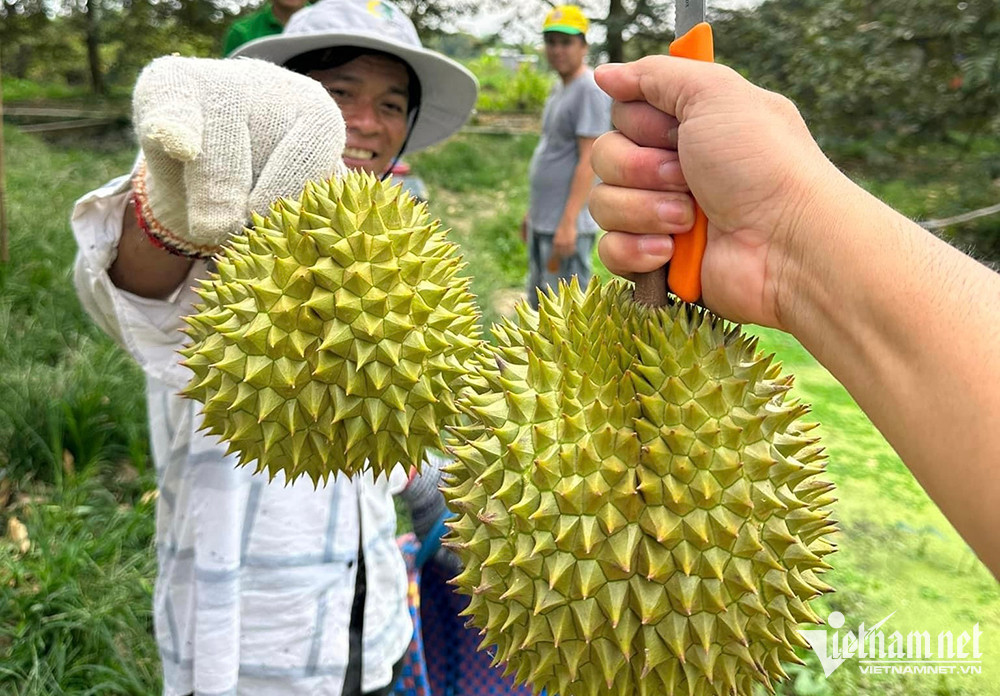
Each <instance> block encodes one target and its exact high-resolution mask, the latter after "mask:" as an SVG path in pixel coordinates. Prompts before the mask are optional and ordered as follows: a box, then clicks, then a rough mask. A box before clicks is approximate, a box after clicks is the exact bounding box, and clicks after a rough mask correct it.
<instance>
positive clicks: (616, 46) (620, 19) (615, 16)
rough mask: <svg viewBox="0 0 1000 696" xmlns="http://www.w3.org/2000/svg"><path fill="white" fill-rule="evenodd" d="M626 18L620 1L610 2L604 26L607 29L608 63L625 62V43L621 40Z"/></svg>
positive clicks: (612, 0)
mask: <svg viewBox="0 0 1000 696" xmlns="http://www.w3.org/2000/svg"><path fill="white" fill-rule="evenodd" d="M626 18H627V17H626V12H625V7H624V6H623V5H622V0H611V3H610V5H609V6H608V20H607V24H606V26H607V28H608V35H607V45H608V62H609V63H623V62H625V41H624V39H623V38H622V31H623V30H624V29H625V22H626Z"/></svg>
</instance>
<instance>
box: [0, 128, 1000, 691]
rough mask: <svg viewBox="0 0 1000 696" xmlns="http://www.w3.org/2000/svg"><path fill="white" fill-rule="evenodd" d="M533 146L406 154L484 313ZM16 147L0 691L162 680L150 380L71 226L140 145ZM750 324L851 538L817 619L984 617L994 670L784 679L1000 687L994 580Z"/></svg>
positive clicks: (839, 402)
mask: <svg viewBox="0 0 1000 696" xmlns="http://www.w3.org/2000/svg"><path fill="white" fill-rule="evenodd" d="M535 142H536V139H535V137H534V136H530V135H525V136H518V137H513V138H504V137H497V136H487V135H476V136H462V137H459V138H456V139H454V140H452V141H451V142H450V143H448V144H446V145H443V146H439V147H437V148H434V149H432V150H431V151H429V152H426V153H422V154H420V155H417V156H414V157H412V158H410V162H411V164H412V165H413V166H414V170H415V171H416V172H418V173H420V174H421V175H422V176H423V177H424V178H425V180H426V182H427V184H428V186H429V188H430V192H431V209H432V211H433V212H434V214H435V215H438V216H440V217H441V218H442V220H443V223H444V224H445V226H447V227H450V228H451V230H452V232H451V235H452V239H453V240H454V241H455V242H456V243H458V244H459V245H460V246H461V248H462V251H463V253H464V255H465V258H466V260H467V262H468V263H469V272H470V273H471V275H472V277H473V289H474V290H475V292H476V293H477V295H478V296H479V297H480V298H481V300H482V301H481V304H482V305H483V309H484V323H485V324H486V325H489V324H490V323H491V322H492V321H495V320H496V319H497V318H498V317H499V316H500V315H501V314H502V313H503V312H505V311H507V309H506V306H505V304H504V303H503V302H501V301H500V300H501V299H502V298H504V297H510V296H516V295H517V293H518V292H519V291H520V289H521V287H522V285H523V277H524V264H525V252H524V247H523V244H522V243H521V241H520V238H519V224H520V220H521V217H522V215H523V213H524V210H525V208H526V206H527V160H528V157H529V156H530V153H531V151H532V149H533V147H534V145H535ZM6 144H7V162H8V172H7V177H8V178H7V187H8V196H7V198H8V204H9V211H10V212H9V217H10V226H11V233H12V240H11V258H12V261H11V263H10V264H9V265H7V266H3V267H0V470H2V472H0V693H2V694H16V695H17V696H42V695H45V696H49V695H51V694H105V693H107V694H149V693H155V692H156V691H157V690H158V689H159V671H158V670H159V667H158V662H157V656H156V650H155V645H154V643H153V640H152V635H151V626H150V621H151V615H150V605H151V595H150V593H151V585H152V582H153V579H154V577H155V561H154V556H153V551H152V546H151V542H152V537H153V534H154V528H153V502H152V499H151V497H150V496H151V493H150V492H151V491H152V489H153V487H154V485H155V484H154V477H153V472H152V471H151V468H152V467H151V464H150V463H149V461H148V459H147V457H148V455H147V450H148V444H147V436H146V431H145V417H144V402H143V398H142V390H143V383H142V378H141V375H140V374H139V372H138V370H137V369H136V368H135V367H134V366H133V365H132V363H131V362H130V361H129V359H127V358H126V357H125V356H124V355H123V354H122V353H121V352H120V351H119V350H118V349H117V348H116V347H115V346H114V345H113V344H112V343H111V341H110V340H109V339H107V338H106V337H105V336H104V335H103V334H101V333H100V331H98V330H97V329H96V328H95V327H93V326H92V325H91V323H90V322H89V320H88V319H87V317H86V316H85V314H84V313H83V311H82V310H81V309H80V307H79V305H78V303H77V301H76V297H75V293H74V290H73V285H72V278H71V266H72V260H73V256H74V253H75V245H74V242H73V240H72V237H71V235H70V232H69V227H68V224H67V217H68V214H69V211H70V209H71V206H72V202H73V200H74V199H75V198H76V197H78V196H79V195H81V194H83V193H84V192H86V191H87V190H89V189H90V188H92V187H93V186H95V185H96V184H98V183H100V182H102V181H104V180H106V179H108V178H110V177H111V176H114V175H116V174H119V173H121V172H123V171H126V170H127V169H128V167H129V165H130V164H131V160H132V156H133V152H132V150H131V148H130V147H129V146H127V145H124V144H122V142H121V141H117V142H113V143H112V144H111V145H110V146H108V147H101V146H100V143H99V142H90V143H86V144H84V143H67V142H63V143H61V144H60V145H59V146H58V147H56V146H51V145H46V144H45V143H43V142H42V141H40V140H37V139H35V138H31V137H27V136H23V135H20V134H18V133H16V132H13V131H12V129H9V128H8V129H7V132H6ZM870 177H871V178H870V180H869V185H870V186H871V187H873V188H878V187H882V188H881V189H879V190H880V192H882V193H885V192H888V195H889V197H890V198H891V197H892V195H893V192H894V191H897V192H899V195H900V196H913V195H914V194H913V191H914V190H915V189H914V186H909V185H904V184H898V183H897V184H893V183H892V182H891V181H887V180H885V179H883V178H880V177H879V176H878V175H877V172H876V174H871V175H870ZM928 186H930V184H928ZM928 191H929V193H927V195H930V193H932V192H933V191H930V189H928ZM937 191H938V193H937V194H936V195H939V196H941V195H947V189H944V188H940V189H937ZM922 195H923V194H922ZM890 202H894V201H890ZM929 210H931V211H933V210H934V209H929ZM598 272H599V273H600V274H605V272H604V271H603V270H601V269H599V271H598ZM750 330H752V331H753V333H757V334H759V335H760V336H761V340H762V347H764V348H765V349H767V350H769V351H774V352H775V353H777V355H778V358H779V359H780V360H782V361H783V363H784V366H785V369H786V370H787V371H790V372H792V373H794V374H796V375H797V381H796V391H795V393H796V394H797V395H798V396H799V397H801V398H802V399H803V400H804V401H806V402H809V403H811V404H812V405H813V412H812V415H813V416H814V417H815V419H816V420H817V421H819V422H820V423H821V424H822V427H821V428H820V432H821V434H822V436H823V438H824V442H825V443H826V446H827V448H828V452H829V457H830V458H829V477H830V478H831V479H832V480H833V481H834V482H835V483H836V484H837V486H838V497H839V498H840V502H839V503H838V504H837V512H836V515H837V517H838V519H839V520H840V526H841V529H842V531H841V532H840V533H839V535H838V539H837V542H838V545H839V552H838V553H837V554H836V555H834V556H833V558H832V560H833V565H834V567H835V569H834V570H833V571H831V572H830V573H828V574H827V576H826V580H827V581H828V582H829V583H830V584H832V585H834V586H835V587H836V588H837V590H838V591H837V592H836V593H835V594H833V595H830V596H828V597H824V598H823V599H822V600H820V601H819V602H818V605H819V606H818V607H817V613H819V614H820V615H821V616H823V617H825V616H826V615H827V614H828V613H829V611H832V610H833V609H837V610H840V611H842V612H844V614H845V615H846V617H847V622H848V626H849V627H853V626H856V625H857V623H858V622H860V621H865V623H867V624H868V625H871V624H872V623H874V622H876V621H878V620H880V619H882V618H883V617H884V616H886V615H887V614H889V613H890V612H893V611H895V612H896V613H895V615H894V616H893V617H892V619H890V621H889V623H888V624H887V625H888V626H889V627H891V628H890V630H899V631H901V632H902V633H903V634H904V635H905V634H906V633H907V632H909V631H911V630H927V631H929V632H931V633H932V634H934V633H937V632H938V631H941V630H952V631H955V632H960V631H962V630H969V629H970V628H971V625H972V624H973V623H975V622H978V623H979V624H980V628H981V629H982V630H983V632H984V643H983V651H984V653H985V658H984V668H985V669H984V672H986V674H984V675H983V676H979V677H968V676H966V677H959V676H954V677H949V678H936V677H935V678H901V677H897V676H865V675H862V674H861V673H860V671H859V670H858V669H857V663H856V662H853V661H851V662H848V663H847V664H846V665H844V666H842V667H841V668H840V669H839V670H838V671H837V672H835V673H834V675H833V677H832V678H831V679H830V680H826V679H825V678H823V677H822V672H821V670H820V669H819V665H818V662H817V661H816V659H815V657H809V658H808V664H807V666H806V668H795V669H793V670H791V671H792V676H793V680H792V681H791V682H789V683H788V684H786V685H785V686H783V687H782V692H783V693H786V694H799V695H800V696H809V695H813V696H820V695H823V696H825V695H828V694H831V695H832V694H837V695H838V696H839V695H852V694H883V693H885V694H913V695H915V696H931V695H934V696H944V695H952V694H954V695H956V696H957V695H958V694H962V695H965V694H973V695H975V694H998V693H1000V689H998V687H997V686H995V680H993V679H992V674H991V673H990V667H991V666H992V665H993V664H995V656H996V655H998V654H1000V641H998V637H1000V586H998V584H997V583H996V581H995V580H994V579H993V578H992V577H991V576H990V575H989V573H988V572H987V571H986V570H985V569H984V568H983V566H982V565H981V564H980V563H979V562H978V561H977V560H976V559H975V558H974V556H973V555H972V554H971V552H970V551H969V550H968V548H967V547H966V546H965V544H964V543H963V542H962V541H961V539H960V538H959V537H958V535H957V534H956V533H955V532H954V530H953V529H952V528H951V526H950V525H949V524H948V523H947V521H946V520H945V519H944V518H943V516H942V515H941V514H940V512H939V511H938V510H937V508H936V506H935V505H934V504H933V502H932V501H930V500H929V499H928V497H927V496H926V494H925V493H924V492H923V491H922V490H921V489H920V487H919V485H918V484H917V483H916V482H915V481H914V479H913V477H912V476H911V475H910V474H909V473H908V471H907V470H906V469H905V467H903V465H902V463H901V462H900V461H899V459H898V457H896V455H895V454H894V453H893V452H892V450H891V449H890V448H889V447H888V445H887V444H886V443H885V441H884V439H882V437H881V436H880V435H879V434H878V432H877V431H876V430H875V429H874V428H873V427H872V426H871V424H870V423H869V422H868V420H867V419H866V418H865V417H864V415H863V414H862V413H861V411H860V410H859V409H858V407H857V406H856V405H855V404H854V402H853V400H852V399H851V397H850V395H849V394H847V393H846V392H845V391H844V389H843V388H842V387H840V386H839V385H838V384H837V383H836V382H835V381H834V380H833V379H832V377H831V376H830V375H829V374H828V373H827V372H826V371H825V370H824V369H823V368H822V367H821V366H820V365H818V364H817V363H816V362H815V361H814V360H813V359H812V358H811V357H810V356H809V355H808V354H807V353H806V352H805V351H804V350H803V349H802V347H801V346H800V345H799V344H798V343H797V342H796V341H795V340H794V339H792V338H790V337H789V336H787V335H784V334H780V333H777V332H773V331H767V330H761V329H757V328H751V329H750ZM11 519H16V520H17V521H18V522H19V523H22V524H24V525H25V528H26V530H27V535H28V542H29V546H28V549H27V551H22V550H21V548H20V547H19V544H18V543H17V542H16V541H15V540H13V539H10V538H6V537H3V533H4V530H6V529H7V528H8V524H9V523H10V520H11ZM817 675H818V676H817Z"/></svg>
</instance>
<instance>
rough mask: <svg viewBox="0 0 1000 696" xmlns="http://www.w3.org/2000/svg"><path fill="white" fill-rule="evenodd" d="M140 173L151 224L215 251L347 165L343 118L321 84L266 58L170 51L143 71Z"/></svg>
mask: <svg viewBox="0 0 1000 696" xmlns="http://www.w3.org/2000/svg"><path fill="white" fill-rule="evenodd" d="M133 112H134V114H133V122H134V123H135V128H136V133H137V135H138V138H139V144H140V146H141V148H142V151H143V155H144V158H145V163H144V166H142V167H140V170H139V172H138V174H137V175H136V177H135V178H134V180H133V188H134V190H135V192H136V194H137V199H138V201H139V203H140V206H141V209H142V213H143V217H144V218H145V220H146V223H147V224H148V225H149V228H150V232H151V233H152V234H153V235H154V236H156V237H157V238H158V239H159V240H160V241H162V242H164V244H165V245H166V246H167V247H168V248H171V247H172V248H174V249H175V250H177V251H180V252H181V253H184V254H186V255H189V256H201V257H207V256H211V255H212V254H214V253H215V252H217V251H218V249H219V245H220V244H222V243H223V242H224V241H225V240H226V238H227V237H228V236H229V235H230V234H232V233H233V232H236V231H238V230H239V229H240V228H241V227H242V226H243V225H244V224H246V223H247V222H248V221H249V219H250V213H251V211H255V210H261V211H263V210H265V209H266V208H267V207H268V206H269V205H270V204H271V203H273V202H274V201H275V200H276V199H278V198H280V197H283V196H291V195H294V194H296V193H298V192H299V191H300V190H301V189H302V187H303V185H304V184H305V182H306V181H309V180H312V179H325V178H329V177H330V176H333V175H334V174H339V173H342V172H343V171H346V170H345V169H344V165H343V163H342V162H341V154H342V152H343V149H344V140H345V133H346V131H345V125H344V119H343V117H342V116H341V114H340V109H339V108H337V104H336V102H334V100H333V99H331V98H330V96H329V95H328V94H327V92H326V90H325V89H324V88H323V86H322V85H320V83H319V82H316V81H315V80H313V79H311V78H308V77H305V76H303V75H298V74H296V73H293V72H291V71H289V70H285V69H284V68H281V67H278V66H276V65H273V64H271V63H267V62H265V61H260V60H251V59H247V58H240V59H236V60H234V59H229V60H214V59H206V58H182V57H179V56H166V57H163V58H158V59H156V60H154V61H153V62H151V63H150V64H149V65H148V66H146V68H145V69H144V70H143V71H142V73H141V74H140V75H139V79H138V80H137V81H136V86H135V91H134V94H133Z"/></svg>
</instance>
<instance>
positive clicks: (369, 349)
mask: <svg viewBox="0 0 1000 696" xmlns="http://www.w3.org/2000/svg"><path fill="white" fill-rule="evenodd" d="M464 268H465V264H464V262H463V261H462V260H461V257H460V256H459V255H458V253H457V250H456V247H455V246H454V245H453V244H451V243H449V242H448V241H447V240H446V239H445V232H444V231H442V230H441V229H440V225H439V223H438V222H437V221H434V222H431V221H430V220H429V216H428V214H427V211H426V207H425V206H424V205H423V204H422V203H421V204H418V203H416V201H415V200H414V199H413V198H412V197H410V196H409V195H408V194H406V193H404V192H402V190H401V187H399V186H391V185H390V184H388V183H386V182H382V181H379V180H378V179H376V178H374V177H372V176H371V175H369V174H365V173H353V172H352V173H350V174H348V175H346V176H345V177H343V178H342V179H332V180H330V181H326V182H311V183H309V184H307V185H306V187H305V189H304V191H303V192H302V194H301V196H300V197H299V198H298V200H292V199H282V200H280V201H278V202H277V203H276V204H275V205H273V206H272V207H271V209H270V211H269V214H268V215H267V216H266V217H261V216H259V215H254V217H253V226H252V228H247V229H245V230H244V232H243V233H242V234H241V235H238V236H236V237H234V238H233V239H232V240H231V243H230V244H229V245H228V246H227V247H226V249H225V250H224V252H223V254H222V255H221V256H220V257H219V258H218V260H217V270H216V273H215V274H213V275H212V276H211V277H210V278H209V279H208V280H205V281H202V283H201V287H200V288H199V289H198V290H197V292H198V294H199V295H200V297H201V299H202V302H201V303H200V304H199V305H198V306H197V307H196V314H194V315H192V316H189V317H187V318H186V322H187V324H188V328H187V329H186V332H187V334H188V335H189V336H190V338H191V344H190V346H189V347H187V348H185V349H184V350H182V353H183V355H184V356H185V360H184V361H183V364H184V365H186V366H187V367H189V368H190V369H191V370H192V371H193V372H194V377H193V378H192V379H191V382H190V383H189V385H188V387H187V388H186V389H185V390H184V394H185V395H186V396H189V397H192V398H194V399H197V400H199V401H201V402H203V403H204V408H203V412H204V428H205V429H207V430H208V432H210V433H211V434H214V435H218V436H220V437H221V438H223V439H224V440H227V441H228V442H229V445H230V446H229V449H230V451H231V452H237V453H238V454H239V461H240V463H241V464H243V465H246V464H249V463H251V462H256V468H257V471H265V470H266V471H267V472H268V473H269V475H270V476H271V477H272V478H273V477H274V476H275V474H277V472H279V471H282V472H284V474H285V478H286V479H287V480H290V481H291V480H294V479H296V478H298V477H299V476H303V475H308V476H309V477H310V478H311V479H312V480H313V482H314V483H317V484H318V482H319V481H320V480H323V481H326V480H327V478H328V477H329V475H330V474H331V473H333V474H336V473H338V472H343V473H345V474H347V475H352V474H354V473H355V472H357V471H359V470H360V469H362V467H364V466H365V464H366V462H367V465H368V466H369V467H370V468H371V470H372V471H373V473H374V474H375V476H378V475H379V474H381V473H383V472H387V471H388V470H390V469H392V468H393V467H394V466H396V465H397V464H404V465H413V466H419V465H420V463H421V461H422V458H423V453H424V450H425V448H427V447H436V446H440V445H439V442H440V431H441V430H442V428H443V427H444V426H446V425H447V424H449V423H453V422H455V418H456V415H457V413H458V411H457V409H456V407H455V404H454V399H453V396H452V395H453V392H455V391H457V389H458V385H459V384H460V383H461V380H462V379H463V377H464V375H465V374H466V373H467V370H468V368H467V366H466V363H467V362H468V360H469V359H470V356H471V354H472V352H473V350H474V348H475V347H476V345H477V343H478V334H479V328H478V326H479V323H478V311H477V309H476V307H475V302H474V298H473V296H472V295H471V294H470V292H469V279H468V278H466V277H464V276H462V275H461V273H462V272H463V271H464Z"/></svg>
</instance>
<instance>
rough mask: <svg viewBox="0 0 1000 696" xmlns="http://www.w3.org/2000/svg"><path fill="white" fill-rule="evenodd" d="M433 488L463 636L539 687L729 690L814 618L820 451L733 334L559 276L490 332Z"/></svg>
mask: <svg viewBox="0 0 1000 696" xmlns="http://www.w3.org/2000/svg"><path fill="white" fill-rule="evenodd" d="M494 334H495V335H496V339H497V345H496V346H490V347H484V350H483V351H482V352H480V353H479V354H478V355H477V358H476V377H475V378H474V379H472V380H470V385H471V386H469V387H468V388H467V389H466V391H464V392H463V393H462V394H461V396H460V398H459V399H458V406H459V408H461V409H462V410H463V412H465V413H466V414H467V415H468V416H469V418H470V421H471V424H465V425H462V426H460V427H454V428H452V430H451V432H452V435H453V438H452V441H451V443H450V445H449V448H448V450H449V452H450V453H451V454H452V455H453V456H454V457H455V462H454V463H453V464H452V465H451V466H449V467H448V468H447V469H446V475H445V479H444V481H445V486H444V493H445V497H446V499H447V500H448V504H449V507H450V508H451V510H452V511H453V512H454V513H455V517H454V518H453V520H452V521H451V522H450V529H451V531H450V533H449V535H448V537H447V538H446V544H447V545H448V546H449V547H450V548H451V549H453V550H454V551H455V552H456V553H457V554H458V556H459V557H460V558H461V560H462V561H463V564H464V567H465V569H464V571H463V572H462V573H461V574H460V575H459V576H458V577H457V578H455V579H454V580H453V583H454V584H455V585H456V587H457V589H458V591H459V592H460V593H462V594H465V595H468V597H469V605H468V608H467V609H466V610H465V614H466V615H467V616H468V617H469V621H470V623H471V625H473V626H475V627H477V628H479V629H481V630H482V631H483V634H484V637H483V640H482V645H481V647H482V648H483V649H489V650H490V651H491V653H492V654H493V655H494V656H495V659H494V663H495V664H497V665H500V664H502V665H504V666H505V672H506V673H507V674H512V675H514V678H515V680H516V681H517V682H518V683H527V684H530V685H531V686H532V687H533V689H534V690H535V692H536V693H537V692H539V691H540V690H541V689H542V688H544V689H547V690H548V692H549V693H557V694H559V695H560V696H598V695H603V694H615V695H617V696H625V695H626V694H628V695H630V696H631V695H632V694H649V695H650V696H652V695H654V694H655V695H661V694H684V695H685V696H701V695H707V694H734V693H735V694H747V695H749V694H751V692H752V690H753V688H754V685H755V684H762V685H764V687H766V688H767V689H769V690H770V689H773V685H774V684H775V683H776V682H777V681H780V680H782V679H784V678H785V677H786V676H787V675H786V672H785V671H784V670H783V668H782V663H783V662H800V660H799V659H798V658H797V657H796V655H795V652H794V648H796V647H806V645H807V643H806V642H805V640H804V639H803V638H802V637H801V636H800V634H799V633H798V630H797V625H798V624H799V623H801V622H806V623H817V622H818V621H819V619H818V617H817V616H816V615H815V613H814V612H813V611H812V610H811V609H810V607H809V600H811V599H813V598H815V597H817V596H818V595H820V594H821V593H824V592H827V591H830V588H829V586H827V585H826V584H825V583H823V582H822V581H821V580H820V579H819V577H818V576H819V574H821V573H822V572H823V571H825V570H827V569H828V568H829V567H830V566H829V565H828V564H827V563H826V561H825V560H824V558H825V556H827V555H828V554H829V553H830V552H831V551H833V549H834V546H833V544H832V543H830V542H829V541H828V540H827V536H828V535H829V534H830V533H831V532H833V531H835V523H834V522H833V521H832V520H831V519H830V509H829V504H830V503H831V502H832V497H831V490H832V484H830V483H826V482H824V481H822V480H821V479H820V478H819V476H820V475H821V474H822V473H823V472H824V467H825V456H824V454H823V449H822V448H821V447H820V446H819V444H818V439H817V438H816V437H815V435H813V434H812V433H811V431H812V429H813V427H814V424H809V423H804V422H802V420H801V419H802V417H803V416H804V415H805V414H806V413H807V412H808V407H807V406H805V405H803V404H801V403H799V402H798V401H795V400H791V399H789V398H787V392H788V389H789V387H790V386H791V382H792V378H791V377H789V376H784V375H782V374H781V372H780V367H779V366H778V365H776V364H773V363H772V358H773V356H769V355H763V354H761V353H760V352H759V351H758V349H757V341H756V339H755V338H751V337H748V336H746V335H745V334H743V333H742V332H741V331H740V328H739V327H738V326H733V325H728V324H727V323H726V322H724V321H722V320H721V319H719V318H718V317H716V316H714V315H712V314H711V313H709V312H708V311H705V310H702V309H699V308H697V307H694V306H692V305H687V304H684V303H679V302H678V303H674V304H670V305H669V306H666V307H662V308H651V307H647V306H645V305H641V304H637V303H636V302H635V301H634V300H633V299H632V290H631V286H629V285H627V284H625V283H623V282H620V281H619V282H613V283H610V284H607V285H601V284H600V283H599V282H597V281H596V280H595V281H593V282H592V283H591V284H590V285H589V286H588V288H587V290H586V292H583V291H581V289H580V288H579V286H578V285H577V284H576V282H575V280H574V282H573V283H572V284H571V285H569V286H567V285H565V284H563V285H562V286H561V287H560V289H559V292H558V294H552V293H549V294H544V295H542V297H541V300H540V308H539V311H538V312H534V311H532V310H530V309H529V308H528V307H527V305H526V304H524V303H522V304H520V305H519V306H518V309H517V319H516V321H510V320H505V321H504V322H503V323H501V324H500V325H497V326H494Z"/></svg>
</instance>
